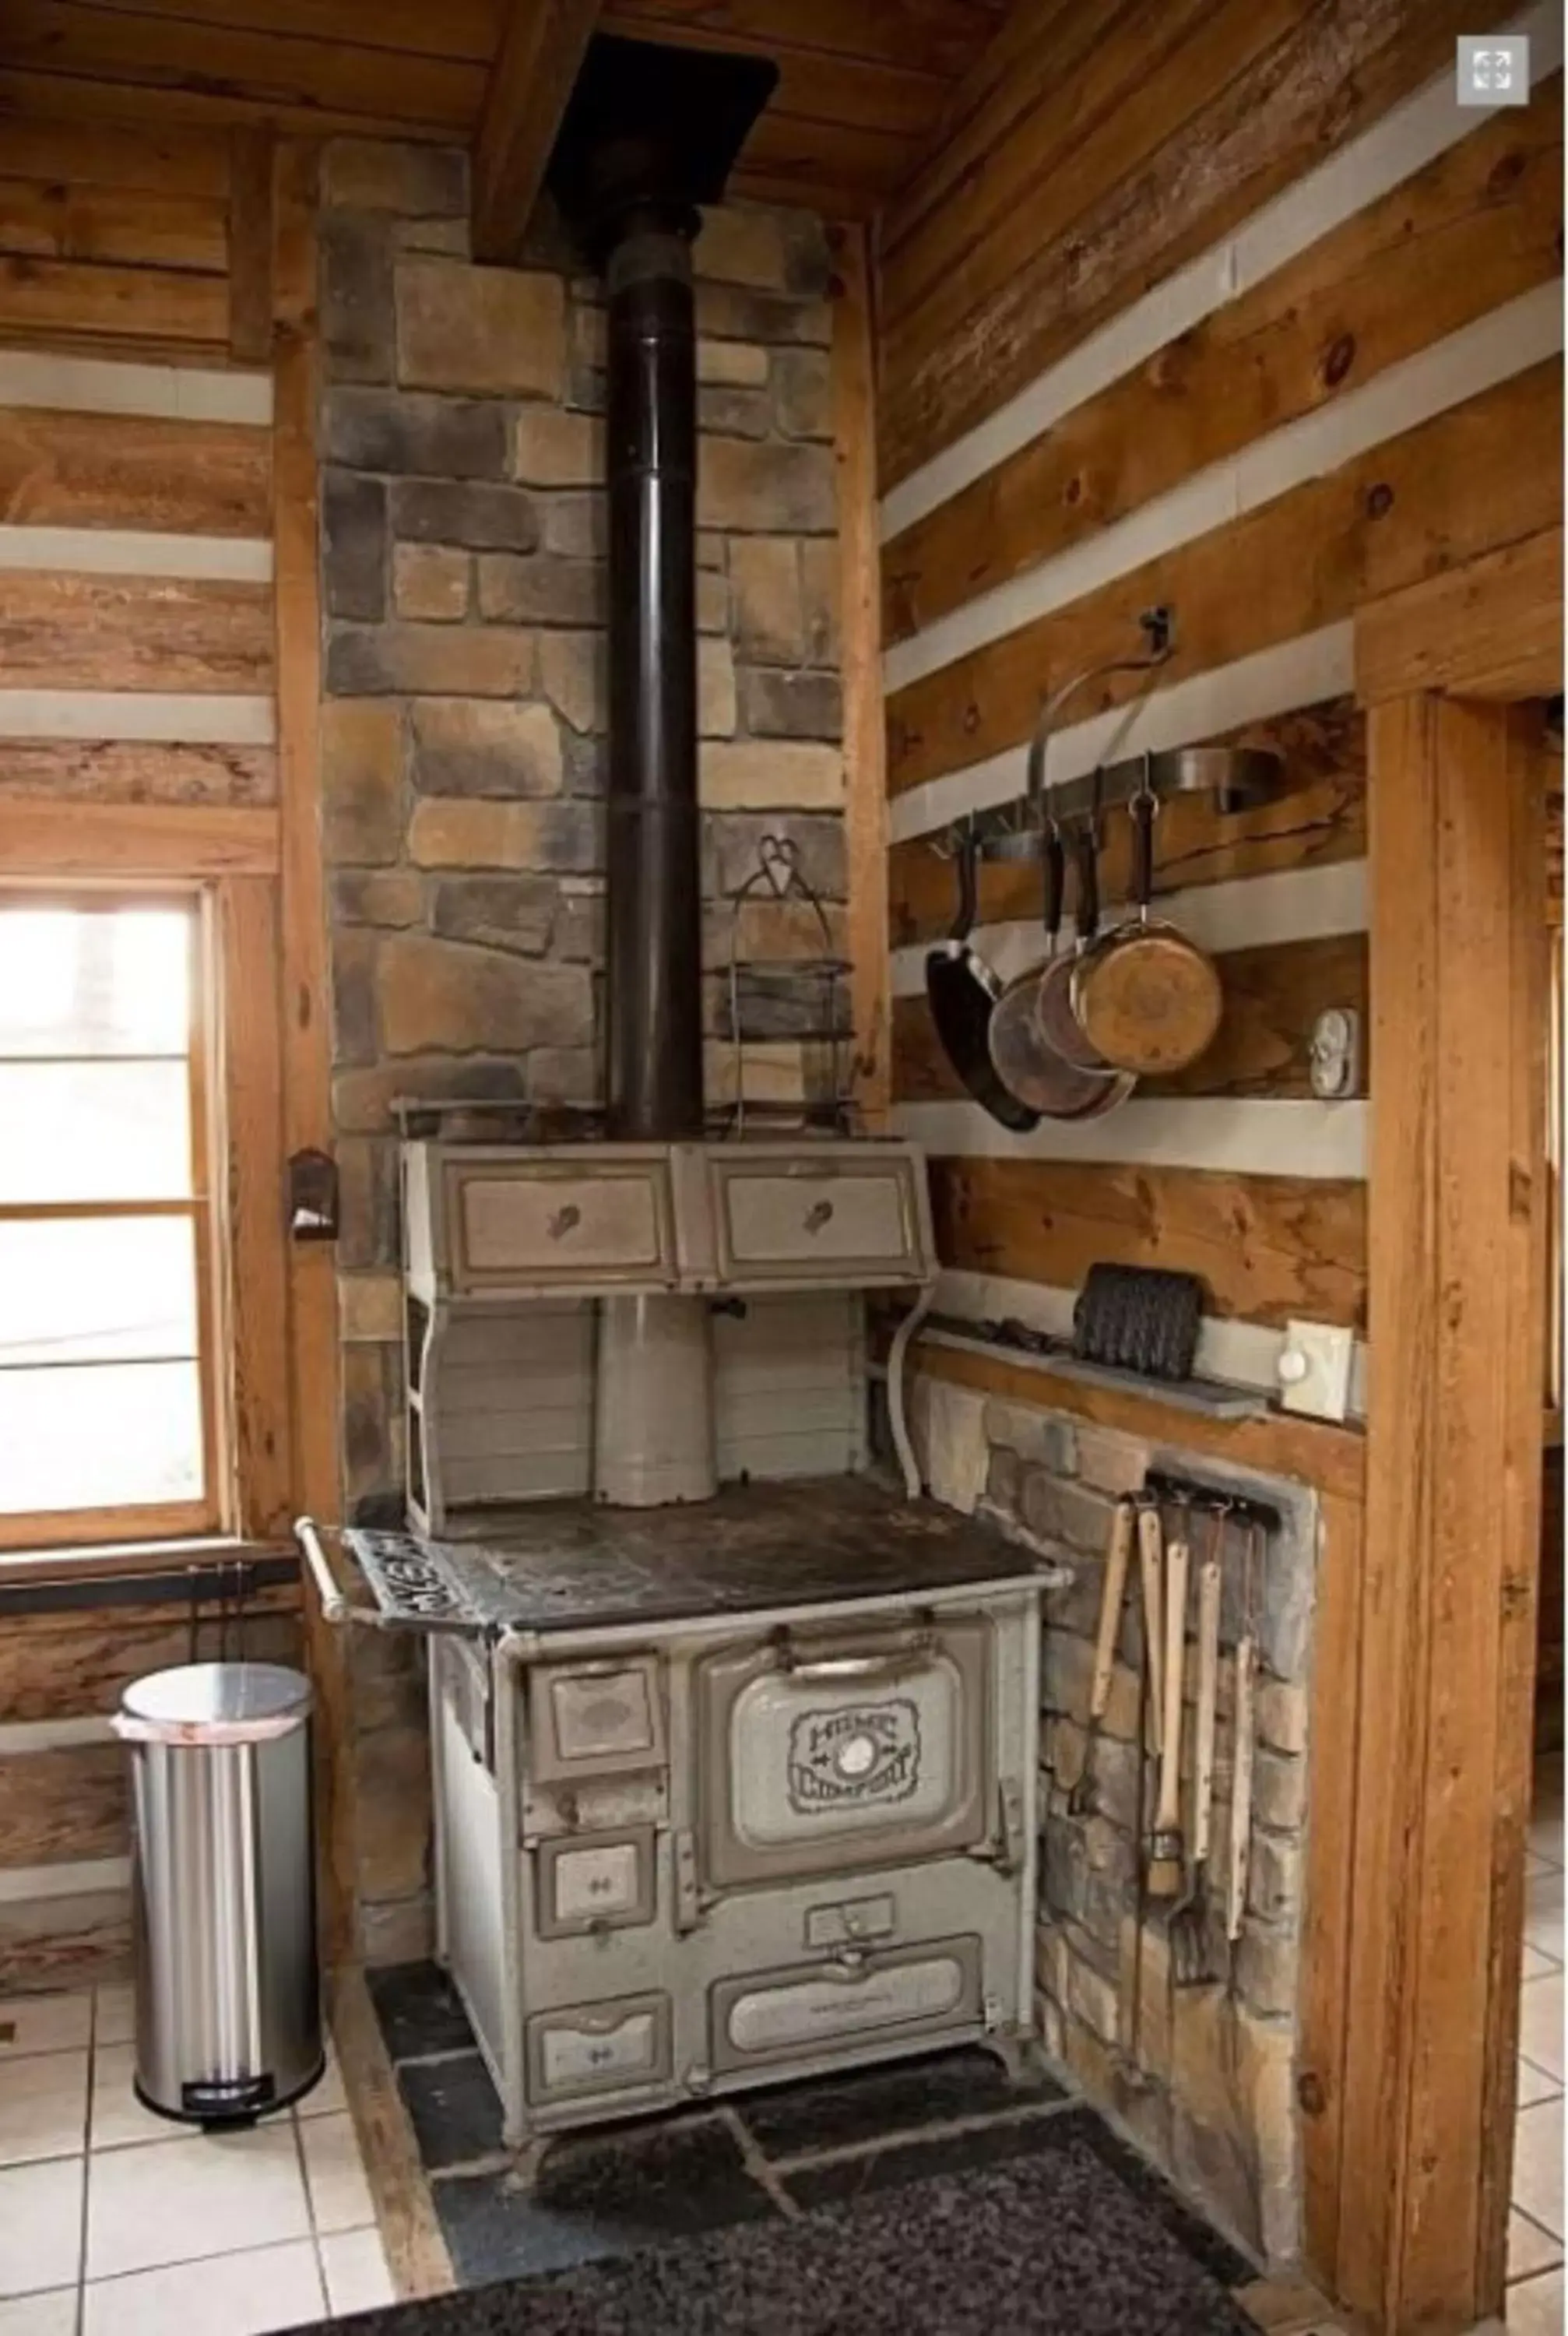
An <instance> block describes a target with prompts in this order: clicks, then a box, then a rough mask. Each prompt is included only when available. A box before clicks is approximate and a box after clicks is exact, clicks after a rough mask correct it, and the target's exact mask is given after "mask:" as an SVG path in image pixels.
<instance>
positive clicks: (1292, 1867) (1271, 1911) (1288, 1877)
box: [1247, 1825, 1302, 1922]
mask: <svg viewBox="0 0 1568 2336" xmlns="http://www.w3.org/2000/svg"><path fill="white" fill-rule="evenodd" d="M1301 1869H1302V1847H1301V1840H1300V1835H1297V1834H1283V1833H1264V1832H1263V1831H1261V1829H1260V1827H1259V1826H1257V1825H1253V1827H1252V1841H1251V1859H1250V1862H1249V1864H1248V1868H1247V1904H1248V1906H1249V1908H1250V1909H1251V1912H1252V1913H1254V1914H1260V1915H1261V1917H1262V1919H1263V1920H1264V1922H1290V1921H1291V1920H1292V1919H1293V1918H1294V1916H1295V1914H1296V1913H1297V1911H1298V1909H1299V1908H1300V1903H1301Z"/></svg>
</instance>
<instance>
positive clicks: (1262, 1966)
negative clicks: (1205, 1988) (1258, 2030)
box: [1236, 1922, 1301, 2016]
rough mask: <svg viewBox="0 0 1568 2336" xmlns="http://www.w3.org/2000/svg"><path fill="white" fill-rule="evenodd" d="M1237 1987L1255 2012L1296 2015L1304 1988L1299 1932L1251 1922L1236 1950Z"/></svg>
mask: <svg viewBox="0 0 1568 2336" xmlns="http://www.w3.org/2000/svg"><path fill="white" fill-rule="evenodd" d="M1236 1984H1237V1985H1238V1987H1239V1988H1240V1989H1241V1991H1242V1996H1243V1997H1244V1998H1245V2000H1246V2001H1247V2002H1248V2003H1249V2004H1250V2005H1251V2008H1252V2010H1254V2011H1261V2012H1264V2013H1266V2014H1271V2015H1274V2016H1283V2015H1290V2014H1293V2013H1294V2011H1295V2010H1296V2004H1297V1999H1298V1997H1299V1995H1300V1985H1301V1950H1300V1940H1299V1938H1298V1937H1297V1934H1296V1932H1294V1931H1293V1930H1290V1929H1278V1928H1276V1927H1275V1926H1274V1925H1273V1924H1271V1923H1268V1922H1248V1923H1247V1924H1246V1926H1245V1928H1244V1929H1243V1931H1242V1936H1241V1939H1240V1941H1239V1942H1238V1944H1237V1948H1236Z"/></svg>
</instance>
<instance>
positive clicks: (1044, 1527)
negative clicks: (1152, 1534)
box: [1023, 1468, 1115, 1555]
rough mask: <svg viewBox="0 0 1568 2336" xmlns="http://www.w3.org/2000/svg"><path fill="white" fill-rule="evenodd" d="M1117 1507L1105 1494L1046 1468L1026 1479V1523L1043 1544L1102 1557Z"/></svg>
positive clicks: (1036, 1471)
mask: <svg viewBox="0 0 1568 2336" xmlns="http://www.w3.org/2000/svg"><path fill="white" fill-rule="evenodd" d="M1023 1508H1024V1522H1025V1523H1026V1524H1027V1526H1028V1528H1029V1531H1030V1532H1031V1533H1037V1534H1038V1535H1039V1537H1040V1539H1041V1540H1042V1541H1063V1542H1066V1543H1067V1545H1068V1547H1069V1548H1071V1549H1079V1550H1083V1551H1085V1552H1087V1553H1088V1554H1090V1555H1096V1554H1103V1552H1104V1551H1105V1542H1106V1538H1107V1536H1108V1534H1109V1532H1110V1525H1111V1518H1112V1515H1113V1514H1114V1512H1115V1503H1114V1502H1113V1501H1111V1500H1108V1499H1107V1498H1106V1496H1105V1494H1103V1493H1096V1492H1093V1491H1091V1490H1090V1489H1089V1488H1088V1487H1087V1486H1086V1485H1082V1484H1075V1483H1074V1482H1073V1481H1072V1480H1071V1479H1070V1478H1067V1477H1064V1476H1058V1475H1055V1474H1053V1473H1052V1471H1051V1470H1049V1469H1047V1468H1031V1469H1030V1470H1029V1471H1028V1473H1027V1475H1026V1476H1025V1479H1024V1496H1023Z"/></svg>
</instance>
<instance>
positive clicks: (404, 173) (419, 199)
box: [323, 138, 468, 219]
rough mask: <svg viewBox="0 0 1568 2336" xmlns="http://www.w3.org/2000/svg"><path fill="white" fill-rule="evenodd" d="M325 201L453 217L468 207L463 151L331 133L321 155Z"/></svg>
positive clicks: (417, 215)
mask: <svg viewBox="0 0 1568 2336" xmlns="http://www.w3.org/2000/svg"><path fill="white" fill-rule="evenodd" d="M323 185H324V193H325V198H326V201H327V203H328V204H342V205H344V206H345V207H346V208H347V209H351V210H367V211H396V212H400V213H401V214H402V215H403V216H404V218H407V219H457V218H461V217H462V216H463V214H464V213H465V212H466V211H467V209H468V156H467V154H466V153H465V152H464V151H463V149H462V147H459V146H425V145H416V144H414V143H413V142H410V143H408V144H405V145H398V144H395V143H394V141H392V140H390V139H380V138H375V139H362V138H335V139H333V141H331V143H330V144H329V145H328V147H327V149H326V157H325V168H324V170H323Z"/></svg>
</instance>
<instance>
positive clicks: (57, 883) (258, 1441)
mask: <svg viewBox="0 0 1568 2336" xmlns="http://www.w3.org/2000/svg"><path fill="white" fill-rule="evenodd" d="M193 857H196V858H198V864H197V865H196V866H194V867H192V868H191V869H190V871H189V872H188V875H187V876H186V877H185V879H184V880H181V879H180V877H179V876H177V875H176V874H175V873H174V871H168V870H161V871H160V875H161V878H162V879H163V881H160V882H158V883H156V884H148V885H145V886H137V885H134V884H131V885H128V884H126V883H124V882H123V881H116V882H106V883H103V884H102V885H92V884H88V883H83V881H80V880H79V879H78V878H77V877H76V876H75V874H74V872H73V874H72V875H71V876H70V877H69V878H67V879H63V880H54V881H34V882H30V883H29V882H26V881H25V880H24V884H22V885H18V886H17V888H16V889H18V890H21V889H26V890H27V891H29V892H32V893H34V894H35V896H36V897H37V899H38V900H39V901H40V903H44V902H46V901H48V900H80V899H81V898H82V897H83V893H84V892H87V891H91V892H92V894H93V898H94V900H98V901H112V900H118V899H124V900H135V901H136V902H137V903H138V904H141V903H144V902H146V901H148V900H158V899H160V898H169V899H171V900H172V899H177V900H180V902H181V903H182V904H183V903H188V902H190V900H191V899H192V898H194V899H195V900H197V902H198V904H199V914H198V917H197V919H196V922H195V932H194V939H193V946H194V948H195V949H196V950H197V951H198V952H199V953H200V955H199V964H198V972H197V980H196V982H195V983H194V984H193V990H192V996H193V1002H194V1003H195V1004H196V1006H197V1009H198V1011H199V1013H200V1017H201V1022H202V1029H201V1032H200V1044H197V1043H196V1041H197V1038H198V1034H197V1033H195V1032H193V1034H192V1039H193V1044H192V1052H191V1125H192V1136H193V1161H192V1171H193V1173H192V1196H191V1197H190V1199H189V1200H188V1199H184V1198H181V1199H180V1200H178V1201H152V1202H107V1203H95V1202H83V1203H75V1202H43V1203H38V1204H33V1203H28V1204H16V1205H15V1206H12V1205H10V1204H5V1205H3V1206H0V1220H4V1219H5V1218H10V1219H13V1220H15V1219H16V1218H20V1217H29V1218H34V1219H36V1218H39V1217H41V1216H54V1217H62V1216H70V1215H80V1216H83V1217H86V1216H92V1217H96V1218H103V1217H112V1216H118V1215H124V1216H148V1215H180V1216H189V1217H191V1218H192V1219H193V1221H194V1222H195V1224H196V1228H197V1298H198V1324H199V1330H198V1336H199V1340H200V1346H201V1351H202V1354H203V1357H204V1358H205V1367H204V1368H203V1370H202V1374H201V1386H202V1424H203V1456H204V1462H205V1466H206V1484H207V1496H206V1497H205V1498H204V1499H203V1500H201V1501H200V1502H185V1503H166V1504H159V1505H156V1506H147V1507H141V1506H137V1507H122V1506H121V1507H111V1508H100V1509H93V1510H72V1511H50V1512H47V1513H44V1514H17V1515H15V1516H9V1517H5V1518H0V1578H6V1579H14V1578H16V1577H17V1576H18V1575H19V1574H20V1573H21V1572H22V1571H23V1570H24V1568H25V1569H26V1570H27V1572H28V1575H29V1578H32V1577H33V1574H34V1567H35V1563H36V1565H37V1566H41V1567H42V1568H43V1569H44V1571H45V1572H50V1571H53V1570H54V1569H55V1568H56V1567H57V1568H58V1569H59V1570H60V1571H61V1572H76V1571H79V1570H80V1569H81V1568H83V1566H85V1565H99V1566H102V1564H104V1563H106V1562H112V1564H113V1566H114V1569H115V1570H116V1571H122V1570H123V1571H127V1572H134V1571H138V1570H141V1571H153V1572H156V1571H158V1570H159V1569H160V1568H166V1567H167V1566H168V1564H169V1562H170V1545H171V1544H173V1545H176V1546H177V1545H178V1544H179V1543H181V1542H189V1543H190V1544H191V1547H192V1552H193V1554H194V1553H195V1552H200V1553H201V1555H202V1557H203V1558H210V1557H211V1554H212V1552H214V1551H215V1550H217V1549H218V1548H220V1547H225V1548H226V1547H234V1548H236V1549H238V1548H239V1547H240V1546H243V1545H245V1544H247V1543H252V1542H256V1543H276V1542H277V1541H278V1539H279V1538H280V1537H281V1536H282V1535H283V1534H284V1533H286V1532H287V1525H288V1521H289V1517H290V1514H291V1513H292V1505H293V1504H292V1501H291V1484H290V1455H289V1433H288V1401H289V1398H288V1383H287V1296H286V1290H287V1271H288V1252H287V1240H286V1234H285V1226H284V1214H283V1202H282V1192H283V1128H282V1095H281V1065H280V1056H281V1044H280V1036H279V1030H278V965H279V919H278V881H277V878H276V876H274V875H271V874H266V875H262V874H254V873H244V874H239V875H226V876H222V877H219V878H218V879H217V880H216V881H214V880H213V879H212V877H211V876H210V875H209V872H208V871H207V870H206V868H205V867H203V866H202V865H200V856H199V855H193ZM7 872H8V875H9V871H7ZM116 1545H118V1547H117V1546H116Z"/></svg>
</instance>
